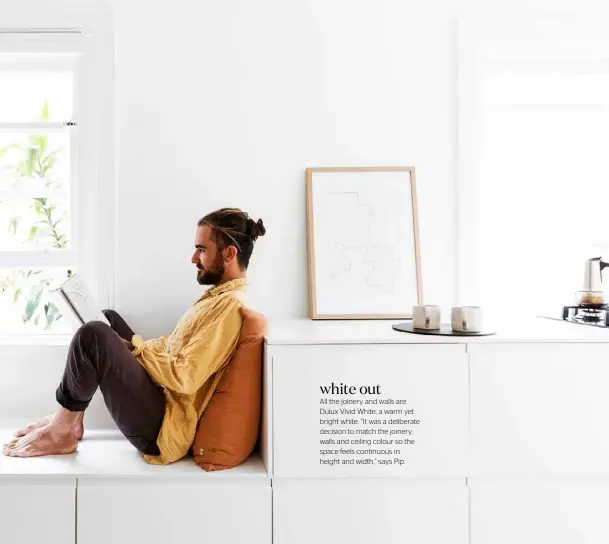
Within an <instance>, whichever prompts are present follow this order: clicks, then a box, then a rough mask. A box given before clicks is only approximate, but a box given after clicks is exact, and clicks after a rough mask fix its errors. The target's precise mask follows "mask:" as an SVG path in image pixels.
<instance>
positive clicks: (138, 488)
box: [78, 479, 272, 544]
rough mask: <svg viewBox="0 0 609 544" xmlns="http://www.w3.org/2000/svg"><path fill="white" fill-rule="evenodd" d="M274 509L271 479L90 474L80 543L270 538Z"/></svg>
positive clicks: (82, 495)
mask: <svg viewBox="0 0 609 544" xmlns="http://www.w3.org/2000/svg"><path fill="white" fill-rule="evenodd" d="M271 515H272V513H271V487H270V485H269V483H268V482H261V483H260V484H257V485H247V484H243V485H241V484H240V482H239V481H238V480H234V481H231V480H222V481H219V482H218V483H211V482H209V481H205V482H199V483H195V482H190V483H189V482H183V481H175V482H169V481H167V482H155V481H137V480H134V479H130V480H124V481H120V480H115V481H112V480H87V479H85V480H83V481H81V482H80V483H79V487H78V544H106V543H108V542H112V543H113V544H133V543H135V542H162V543H163V544H183V543H184V542H196V541H204V542H207V541H209V542H225V543H227V544H233V543H235V544H236V543H240V542H248V543H251V544H270V543H271V541H272V534H271V531H272V526H271Z"/></svg>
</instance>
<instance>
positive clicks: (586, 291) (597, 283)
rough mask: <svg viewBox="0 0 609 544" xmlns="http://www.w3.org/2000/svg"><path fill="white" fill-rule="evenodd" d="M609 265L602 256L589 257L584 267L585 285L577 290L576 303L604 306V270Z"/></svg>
mask: <svg viewBox="0 0 609 544" xmlns="http://www.w3.org/2000/svg"><path fill="white" fill-rule="evenodd" d="M608 266H609V263H608V262H605V261H603V258H602V257H594V258H592V259H588V260H587V261H586V264H585V269H584V285H583V289H582V290H581V291H578V292H577V295H576V301H575V302H576V304H578V305H579V306H591V307H602V306H604V305H605V304H606V302H607V301H606V297H605V289H604V286H603V270H604V269H605V268H607V267H608Z"/></svg>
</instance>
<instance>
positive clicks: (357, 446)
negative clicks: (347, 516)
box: [268, 344, 468, 477]
mask: <svg viewBox="0 0 609 544" xmlns="http://www.w3.org/2000/svg"><path fill="white" fill-rule="evenodd" d="M268 356H269V357H271V362H272V372H273V421H274V432H273V436H274V441H273V442H274V476H275V477H353V476H355V477H362V476H371V477H384V476H391V477H396V476H397V477H409V476H416V477H425V476H439V477H463V476H465V465H466V462H465V455H466V450H467V440H468V437H467V433H468V419H467V418H468V391H467V388H468V381H467V380H468V377H467V355H466V353H465V347H464V346H463V345H456V344H453V345H441V346H437V345H436V346H430V345H426V346H423V345H408V346H403V345H400V346H395V345H331V346H282V347H273V349H272V350H269V354H268Z"/></svg>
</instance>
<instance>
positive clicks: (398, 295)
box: [306, 166, 422, 319]
mask: <svg viewBox="0 0 609 544" xmlns="http://www.w3.org/2000/svg"><path fill="white" fill-rule="evenodd" d="M306 195H307V240H308V257H309V311H310V317H311V318H312V319H402V318H411V317H412V307H413V306H414V305H416V304H421V303H422V285H421V259H420V252H419V230H418V219H417V200H416V184H415V172H414V167H410V166H397V167H390V166H387V167H363V168H337V167H334V168H307V170H306Z"/></svg>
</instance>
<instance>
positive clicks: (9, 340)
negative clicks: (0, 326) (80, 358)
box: [0, 334, 72, 347]
mask: <svg viewBox="0 0 609 544" xmlns="http://www.w3.org/2000/svg"><path fill="white" fill-rule="evenodd" d="M71 341H72V335H71V334H53V335H43V334H0V347H1V346H68V345H70V342H71Z"/></svg>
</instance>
